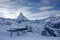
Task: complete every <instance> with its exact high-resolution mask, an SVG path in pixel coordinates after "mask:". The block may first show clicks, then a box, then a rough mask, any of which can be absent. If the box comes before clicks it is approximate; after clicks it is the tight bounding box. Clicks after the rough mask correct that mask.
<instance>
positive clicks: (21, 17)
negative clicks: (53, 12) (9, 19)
mask: <svg viewBox="0 0 60 40" xmlns="http://www.w3.org/2000/svg"><path fill="white" fill-rule="evenodd" d="M17 19H18V20H28V19H27V18H26V17H25V16H24V15H23V13H20V15H19V16H18V18H17Z"/></svg>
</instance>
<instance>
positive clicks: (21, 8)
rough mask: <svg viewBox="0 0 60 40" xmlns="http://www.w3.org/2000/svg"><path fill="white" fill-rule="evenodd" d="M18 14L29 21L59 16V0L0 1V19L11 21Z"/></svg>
mask: <svg viewBox="0 0 60 40" xmlns="http://www.w3.org/2000/svg"><path fill="white" fill-rule="evenodd" d="M20 12H22V13H23V15H24V16H26V17H27V18H28V19H30V20H32V19H33V20H34V19H43V18H46V17H48V16H53V15H54V16H55V15H57V16H60V0H0V17H5V18H12V19H13V18H17V17H18V15H19V13H20Z"/></svg>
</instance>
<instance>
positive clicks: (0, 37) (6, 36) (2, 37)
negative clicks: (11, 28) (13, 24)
mask: <svg viewBox="0 0 60 40" xmlns="http://www.w3.org/2000/svg"><path fill="white" fill-rule="evenodd" d="M6 30H7V27H1V26H0V40H60V37H46V36H41V35H39V34H35V33H30V32H28V33H25V34H23V33H20V36H17V34H16V33H13V36H12V37H10V33H9V32H7V31H6Z"/></svg>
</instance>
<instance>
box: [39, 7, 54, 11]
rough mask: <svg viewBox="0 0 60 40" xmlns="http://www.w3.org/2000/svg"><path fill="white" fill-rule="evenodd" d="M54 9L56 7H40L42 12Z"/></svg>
mask: <svg viewBox="0 0 60 40" xmlns="http://www.w3.org/2000/svg"><path fill="white" fill-rule="evenodd" d="M52 8H54V6H43V7H40V8H39V9H40V10H49V9H52Z"/></svg>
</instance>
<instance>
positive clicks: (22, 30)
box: [7, 28, 28, 37]
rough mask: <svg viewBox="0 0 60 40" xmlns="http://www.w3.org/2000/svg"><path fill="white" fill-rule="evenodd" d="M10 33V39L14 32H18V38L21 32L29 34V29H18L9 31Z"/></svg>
mask: <svg viewBox="0 0 60 40" xmlns="http://www.w3.org/2000/svg"><path fill="white" fill-rule="evenodd" d="M7 31H8V32H11V33H10V37H12V34H13V32H17V33H18V34H17V36H19V32H23V33H24V32H27V31H28V28H16V29H10V30H7Z"/></svg>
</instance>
